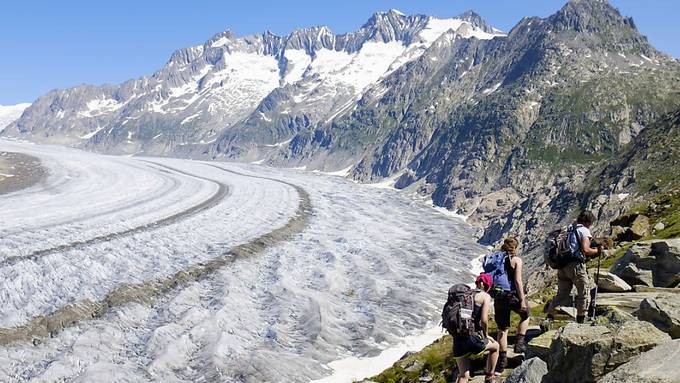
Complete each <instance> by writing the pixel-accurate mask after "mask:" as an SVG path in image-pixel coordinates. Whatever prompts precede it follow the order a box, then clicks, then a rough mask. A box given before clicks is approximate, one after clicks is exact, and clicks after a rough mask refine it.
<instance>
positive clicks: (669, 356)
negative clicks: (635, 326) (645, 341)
mask: <svg viewBox="0 0 680 383" xmlns="http://www.w3.org/2000/svg"><path fill="white" fill-rule="evenodd" d="M678 360H680V340H674V341H672V342H666V343H663V344H661V345H659V346H656V347H654V348H653V349H651V350H649V351H647V352H645V353H643V354H640V355H638V356H636V357H634V358H633V359H631V360H630V361H629V362H628V363H626V364H624V365H622V366H620V367H618V368H617V369H616V370H614V371H612V372H610V373H608V374H607V375H605V376H604V378H603V379H602V380H600V383H619V382H636V383H677V382H680V363H678Z"/></svg>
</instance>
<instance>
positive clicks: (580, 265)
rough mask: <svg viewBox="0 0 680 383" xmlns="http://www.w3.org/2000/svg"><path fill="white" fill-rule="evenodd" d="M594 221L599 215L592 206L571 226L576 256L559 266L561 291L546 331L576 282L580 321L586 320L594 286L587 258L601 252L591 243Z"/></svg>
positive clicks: (550, 309) (570, 238) (550, 310)
mask: <svg viewBox="0 0 680 383" xmlns="http://www.w3.org/2000/svg"><path fill="white" fill-rule="evenodd" d="M593 222H595V215H593V213H592V212H590V211H588V210H583V211H581V213H580V214H579V215H578V218H577V219H576V223H574V224H572V225H570V226H569V228H568V229H567V232H568V241H569V248H570V250H571V254H572V259H571V260H570V262H568V263H567V264H566V265H565V266H562V267H560V268H559V269H558V270H557V295H556V296H555V297H554V298H553V300H552V301H551V302H550V305H549V306H548V309H547V313H548V315H547V318H546V320H545V321H544V322H543V323H542V324H541V328H542V329H543V330H544V331H545V330H547V329H548V328H549V327H550V322H551V321H553V319H554V312H555V308H556V307H557V306H558V305H559V304H560V303H561V302H564V301H565V300H566V299H567V298H568V297H569V295H570V294H571V289H572V286H576V300H575V304H576V322H578V323H583V322H584V321H585V316H586V311H587V309H588V298H587V295H588V288H589V286H590V279H589V278H588V272H587V270H586V260H587V258H588V257H594V256H597V255H598V254H600V251H601V249H600V248H599V247H591V238H592V234H591V233H590V227H591V226H592V225H593Z"/></svg>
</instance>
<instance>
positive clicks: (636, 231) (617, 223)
mask: <svg viewBox="0 0 680 383" xmlns="http://www.w3.org/2000/svg"><path fill="white" fill-rule="evenodd" d="M610 225H611V227H612V228H614V227H617V229H616V233H615V235H616V237H617V239H618V240H620V241H637V240H638V239H641V238H644V237H647V236H649V235H650V234H651V233H652V227H651V226H650V223H649V217H647V216H645V215H642V214H626V215H621V216H619V217H617V218H616V219H614V220H613V221H611V223H610ZM619 227H620V228H621V229H623V233H621V232H620V231H621V230H619V229H618V228H619ZM612 234H614V230H612Z"/></svg>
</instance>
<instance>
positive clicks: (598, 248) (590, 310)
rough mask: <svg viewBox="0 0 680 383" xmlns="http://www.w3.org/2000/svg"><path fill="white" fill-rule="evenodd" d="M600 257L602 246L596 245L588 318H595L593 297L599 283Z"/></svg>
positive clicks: (595, 295) (594, 297)
mask: <svg viewBox="0 0 680 383" xmlns="http://www.w3.org/2000/svg"><path fill="white" fill-rule="evenodd" d="M601 259H602V248H601V247H599V246H598V247H597V272H596V273H595V287H594V288H593V290H591V302H590V308H589V310H588V316H590V319H591V320H592V319H595V299H597V285H598V284H599V283H600V260H601Z"/></svg>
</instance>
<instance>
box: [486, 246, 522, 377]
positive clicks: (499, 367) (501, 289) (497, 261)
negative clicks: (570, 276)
mask: <svg viewBox="0 0 680 383" xmlns="http://www.w3.org/2000/svg"><path fill="white" fill-rule="evenodd" d="M518 247H519V241H518V240H517V238H515V237H508V238H506V239H505V240H504V241H503V245H502V246H501V249H500V251H496V252H493V253H491V254H489V255H487V256H486V257H484V261H483V267H484V272H485V273H487V274H489V275H491V276H492V277H493V287H492V288H491V297H492V298H493V299H494V302H493V306H494V320H495V321H496V325H497V326H498V336H497V337H496V339H497V340H498V343H499V345H500V350H499V355H498V363H497V364H496V371H498V372H502V371H503V370H504V369H505V368H506V367H507V361H508V359H507V351H508V330H509V329H510V314H511V312H515V313H517V314H518V315H519V318H520V321H519V324H518V325H517V335H516V336H515V346H514V351H515V352H516V353H518V354H521V353H524V352H526V343H525V341H524V336H525V335H526V333H527V328H528V327H529V312H530V308H529V303H528V301H527V299H526V295H525V294H524V284H523V282H522V266H523V263H522V259H521V258H520V257H519V255H518V254H517V253H518Z"/></svg>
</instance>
